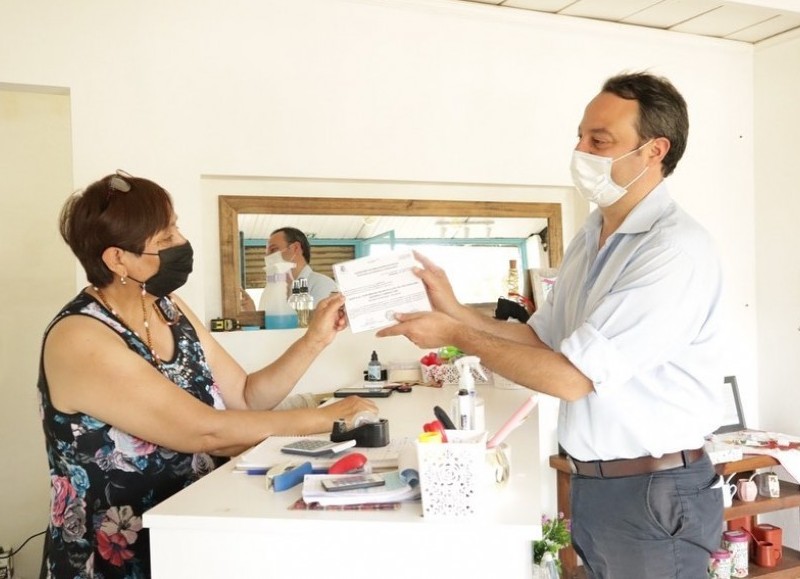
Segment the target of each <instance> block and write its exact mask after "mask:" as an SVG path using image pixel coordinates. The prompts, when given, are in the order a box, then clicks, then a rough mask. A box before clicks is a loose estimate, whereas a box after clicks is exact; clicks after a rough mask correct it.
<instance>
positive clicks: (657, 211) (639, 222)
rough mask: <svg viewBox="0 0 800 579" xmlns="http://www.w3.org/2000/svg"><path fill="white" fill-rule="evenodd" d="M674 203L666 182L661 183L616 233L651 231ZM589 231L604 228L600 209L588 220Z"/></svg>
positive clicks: (636, 207) (638, 205)
mask: <svg viewBox="0 0 800 579" xmlns="http://www.w3.org/2000/svg"><path fill="white" fill-rule="evenodd" d="M671 203H672V198H671V197H670V194H669V190H668V189H667V184H666V182H665V181H661V183H659V184H658V185H657V186H656V188H655V189H653V190H652V191H650V193H648V194H647V195H645V197H644V199H642V200H641V201H639V203H638V204H637V205H636V206H635V207H634V208H633V209H631V212H630V213H628V216H627V217H625V221H623V222H622V225H620V226H619V228H618V229H617V230H616V231H615V232H614V233H627V234H635V233H643V232H645V231H650V229H652V227H653V224H654V223H655V222H656V221H657V220H658V218H659V217H660V216H661V215H662V214H663V213H664V210H665V209H666V208H667V207H668V206H669V205H670V204H671ZM587 224H588V225H589V229H593V230H597V231H600V229H601V228H602V226H603V214H602V213H601V212H600V209H595V210H594V211H592V214H591V215H590V216H589V219H588V220H587Z"/></svg>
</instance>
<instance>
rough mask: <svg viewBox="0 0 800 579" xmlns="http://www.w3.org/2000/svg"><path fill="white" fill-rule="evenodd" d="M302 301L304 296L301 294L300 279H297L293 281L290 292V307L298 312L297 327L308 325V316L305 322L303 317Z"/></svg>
mask: <svg viewBox="0 0 800 579" xmlns="http://www.w3.org/2000/svg"><path fill="white" fill-rule="evenodd" d="M302 301H303V298H302V296H301V294H300V280H299V279H296V280H294V281H293V282H292V293H291V294H289V300H288V302H289V307H290V308H292V309H293V310H294V312H295V314H297V327H299V328H305V327H306V326H308V320H307V318H306V319H305V323H303V322H304V318H303V303H302Z"/></svg>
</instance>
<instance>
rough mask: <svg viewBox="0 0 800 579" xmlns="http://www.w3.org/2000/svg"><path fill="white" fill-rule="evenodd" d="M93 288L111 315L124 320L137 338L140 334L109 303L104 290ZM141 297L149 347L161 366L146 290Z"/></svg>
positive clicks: (143, 320)
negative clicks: (152, 333)
mask: <svg viewBox="0 0 800 579" xmlns="http://www.w3.org/2000/svg"><path fill="white" fill-rule="evenodd" d="M92 289H94V291H96V292H97V295H98V296H99V297H100V301H101V302H103V305H104V306H105V307H106V309H107V310H108V311H110V312H111V315H113V316H114V317H115V318H117V319H118V320H119V321H120V322H122V323H123V325H125V326H127V327H128V329H129V330H130V331H131V332H133V334H134V335H135V336H136V337H137V338H139V334H137V333H136V332H135V331H134V330H133V328H132V327H131V325H130V324H129V323H128V322H126V321H125V319H124V318H123V317H122V316H121V315H119V313H118V312H117V311H116V310H115V309H114V308H112V307H111V304H110V303H108V300H107V299H106V296H105V294H104V293H103V290H101V289H100V288H99V287H97V286H92ZM141 298H142V322H144V331H145V334H146V342H147V349H148V350H150V353H151V354H152V355H153V358H154V359H155V361H156V366H158V367H161V356H159V355H158V354H157V353H156V351H155V349H154V348H153V337H152V335H151V334H150V322H149V321H148V320H147V317H148V316H147V305H146V304H145V302H144V290H142V293H141ZM140 339H141V338H140Z"/></svg>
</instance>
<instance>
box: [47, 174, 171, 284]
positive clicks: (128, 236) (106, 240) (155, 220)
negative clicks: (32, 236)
mask: <svg viewBox="0 0 800 579" xmlns="http://www.w3.org/2000/svg"><path fill="white" fill-rule="evenodd" d="M173 214H174V210H173V205H172V199H171V198H170V196H169V193H167V192H166V190H164V189H163V188H162V187H161V186H160V185H158V184H156V183H154V182H153V181H149V180H147V179H142V178H140V177H133V176H131V175H128V174H127V173H124V172H122V171H117V173H115V174H112V175H107V176H105V177H103V178H102V179H100V180H99V181H95V182H94V183H92V184H91V185H89V186H88V187H87V188H86V189H84V190H83V191H82V192H78V193H76V194H74V195H72V196H71V197H70V198H69V199H68V200H67V202H66V203H65V204H64V207H63V208H62V209H61V216H60V218H59V223H60V231H61V237H63V238H64V241H66V242H67V245H69V247H70V249H72V253H74V254H75V257H77V258H78V260H79V261H80V262H81V265H82V266H83V269H84V271H86V277H87V279H88V280H89V283H91V284H93V285H96V286H98V287H105V286H107V285H108V284H110V283H111V280H112V279H113V273H112V272H111V270H109V269H108V267H106V264H105V263H104V262H103V252H104V251H105V250H106V249H107V248H109V247H119V248H120V249H124V250H127V251H130V252H133V253H139V254H141V253H142V252H143V251H144V247H145V244H146V243H147V240H148V239H150V238H151V237H153V236H154V235H155V234H156V233H158V232H159V231H162V230H164V229H166V228H167V227H169V225H170V222H171V221H172V216H173Z"/></svg>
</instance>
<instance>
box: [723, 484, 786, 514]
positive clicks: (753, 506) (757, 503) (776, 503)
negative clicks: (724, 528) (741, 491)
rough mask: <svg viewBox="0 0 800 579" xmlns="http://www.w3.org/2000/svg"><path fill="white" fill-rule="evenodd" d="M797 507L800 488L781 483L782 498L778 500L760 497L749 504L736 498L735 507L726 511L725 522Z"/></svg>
mask: <svg viewBox="0 0 800 579" xmlns="http://www.w3.org/2000/svg"><path fill="white" fill-rule="evenodd" d="M795 507H800V486H798V485H796V484H793V483H790V482H785V481H781V496H780V497H778V498H775V499H771V498H768V497H758V498H756V500H754V501H752V502H749V503H746V502H744V501H740V500H739V499H737V498H734V499H733V506H730V507H728V508H727V509H725V520H726V521H729V520H731V519H738V518H739V517H752V516H755V515H760V514H761V513H771V512H772V511H782V510H783V509H792V508H795Z"/></svg>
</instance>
